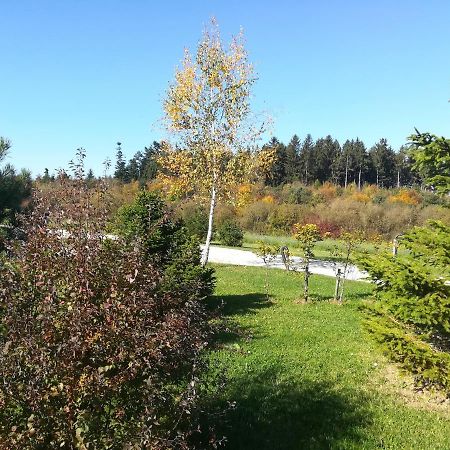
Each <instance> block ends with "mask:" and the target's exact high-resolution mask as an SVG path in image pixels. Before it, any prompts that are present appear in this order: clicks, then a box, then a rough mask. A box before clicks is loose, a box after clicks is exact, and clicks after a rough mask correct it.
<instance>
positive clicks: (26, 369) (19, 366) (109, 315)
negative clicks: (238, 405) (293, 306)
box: [0, 167, 210, 449]
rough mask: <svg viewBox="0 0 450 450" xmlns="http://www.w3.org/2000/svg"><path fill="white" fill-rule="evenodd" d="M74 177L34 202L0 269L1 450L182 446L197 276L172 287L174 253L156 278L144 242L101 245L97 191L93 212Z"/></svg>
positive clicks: (195, 341) (204, 335) (199, 324)
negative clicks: (23, 233) (21, 233)
mask: <svg viewBox="0 0 450 450" xmlns="http://www.w3.org/2000/svg"><path fill="white" fill-rule="evenodd" d="M75 170H76V173H75V175H76V177H75V180H69V179H62V180H61V182H60V184H58V189H55V190H54V191H51V192H49V193H47V194H46V195H42V194H41V193H39V192H37V193H36V194H35V197H34V209H33V212H32V214H31V216H30V217H29V218H28V219H27V220H26V222H25V231H26V235H27V240H26V241H25V242H20V243H17V242H16V243H11V245H10V246H9V256H8V257H7V258H6V257H4V258H3V260H2V261H1V263H0V305H1V312H2V317H1V324H0V329H1V334H0V348H1V351H2V358H1V359H0V382H1V383H0V385H1V387H0V447H1V448H4V449H6V448H8V449H53V448H55V449H56V448H65V449H74V448H79V449H87V448H98V449H106V448H152V449H158V448H164V449H166V448H187V447H188V442H189V441H192V436H193V432H192V430H193V427H194V426H195V403H196V400H197V395H198V392H199V390H200V388H199V383H198V374H199V371H200V368H201V367H202V358H201V354H202V350H203V349H204V348H205V346H206V344H207V342H208V336H209V334H210V328H209V325H208V320H207V316H206V313H205V311H204V309H203V307H202V304H201V301H200V300H201V299H200V296H199V290H198V289H184V287H185V286H186V285H191V286H193V285H194V284H193V283H194V280H193V278H192V275H193V273H194V274H195V272H193V273H191V278H189V279H187V280H185V283H184V282H182V283H179V284H178V285H177V284H176V283H170V273H169V267H170V266H171V264H172V263H174V264H175V265H178V267H181V266H182V261H181V255H180V254H178V255H176V251H175V250H174V251H173V252H172V253H170V252H169V253H170V254H169V253H166V254H164V255H163V259H164V265H163V267H164V270H162V269H161V266H160V265H159V264H157V263H155V262H153V261H161V258H159V256H158V255H159V253H160V252H161V251H163V250H162V249H161V248H159V247H158V246H156V247H158V248H154V249H153V250H154V252H153V254H152V258H149V250H148V249H149V242H142V240H141V239H132V238H131V237H130V236H128V237H127V239H125V238H120V237H119V238H115V237H110V238H107V237H105V234H104V231H105V226H106V218H107V216H106V214H105V210H104V208H103V207H102V206H101V205H107V203H108V200H107V192H106V191H105V190H104V189H99V191H98V192H97V195H98V197H99V198H101V200H102V201H101V202H98V204H99V205H100V206H98V207H96V206H94V203H93V202H92V192H88V191H87V189H86V187H85V185H84V183H83V182H82V181H81V179H82V175H83V171H82V168H80V167H78V168H76V169H75ZM61 198H64V199H65V200H66V201H65V202H64V203H63V204H62V203H61V201H60V199H61ZM160 207H161V208H163V205H162V204H160ZM162 217H164V220H166V223H167V222H168V220H169V219H168V218H167V217H166V216H165V214H162ZM151 225H152V227H153V230H154V234H155V236H162V235H163V234H164V233H165V232H166V231H167V233H169V234H170V232H172V230H170V229H169V230H167V229H163V228H161V227H159V229H158V226H159V224H158V221H157V220H156V221H155V222H153V223H152V224H151ZM169 228H170V227H169ZM176 232H180V231H179V230H177V231H176ZM185 244H186V241H183V242H181V243H180V245H181V246H183V245H185ZM172 250H173V249H172ZM192 251H193V250H192V249H191V255H190V256H189V257H190V258H191V259H190V262H189V264H188V265H190V267H191V268H192V269H195V262H196V261H197V262H199V259H200V256H199V249H198V246H197V248H196V252H197V253H196V254H195V252H194V253H192ZM189 283H190V284H189ZM203 293H204V290H203ZM188 418H189V419H188ZM189 445H190V446H192V445H191V444H189Z"/></svg>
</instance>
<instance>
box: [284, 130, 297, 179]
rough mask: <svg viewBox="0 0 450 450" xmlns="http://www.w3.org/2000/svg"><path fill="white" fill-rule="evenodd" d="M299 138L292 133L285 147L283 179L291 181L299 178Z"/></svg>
mask: <svg viewBox="0 0 450 450" xmlns="http://www.w3.org/2000/svg"><path fill="white" fill-rule="evenodd" d="M300 145H301V143H300V139H299V137H298V136H297V135H296V134H294V136H292V139H291V141H290V142H289V144H288V146H287V147H286V159H285V166H284V173H285V181H286V182H287V183H292V182H293V181H295V180H298V179H299V175H300V173H299V154H300Z"/></svg>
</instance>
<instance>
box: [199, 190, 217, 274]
mask: <svg viewBox="0 0 450 450" xmlns="http://www.w3.org/2000/svg"><path fill="white" fill-rule="evenodd" d="M215 208H216V186H215V185H214V184H213V187H212V189H211V205H210V208H209V218H208V234H207V235H206V242H205V248H204V249H203V255H202V266H205V265H206V263H207V262H208V257H209V247H210V245H211V239H212V230H213V222H214V210H215Z"/></svg>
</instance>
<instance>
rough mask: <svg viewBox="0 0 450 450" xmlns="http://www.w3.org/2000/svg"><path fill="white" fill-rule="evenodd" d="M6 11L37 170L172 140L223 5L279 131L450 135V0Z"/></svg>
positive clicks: (30, 3)
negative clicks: (192, 61) (175, 105)
mask: <svg viewBox="0 0 450 450" xmlns="http://www.w3.org/2000/svg"><path fill="white" fill-rule="evenodd" d="M0 13H1V26H0V104H1V108H0V136H5V137H8V138H9V139H10V140H11V141H12V143H13V147H12V150H11V154H10V158H9V161H10V162H11V163H13V164H14V165H15V166H16V167H18V168H21V167H27V168H29V169H31V170H32V171H33V173H34V174H37V173H42V172H43V170H44V168H45V167H48V168H49V169H50V170H51V171H52V170H54V169H57V168H60V167H67V162H68V161H69V160H70V159H71V158H72V157H73V155H74V153H75V150H76V149H77V148H78V147H84V148H85V149H86V150H87V153H88V159H87V166H88V167H92V168H93V169H94V170H95V171H96V172H97V173H100V170H101V164H102V161H104V160H105V158H106V157H108V156H109V157H110V158H112V159H114V154H115V146H116V142H117V141H121V142H122V143H123V151H124V153H125V155H126V156H127V157H131V156H132V155H133V154H134V153H135V152H136V151H138V150H142V149H143V147H144V146H146V145H148V144H150V143H151V142H152V141H153V140H158V139H161V138H163V137H164V133H163V131H162V130H161V126H160V118H161V116H162V107H161V103H162V98H163V97H164V92H165V90H166V88H167V86H168V82H169V81H170V80H171V79H172V78H173V74H174V70H175V67H176V66H177V64H178V63H179V61H180V60H181V58H182V56H183V49H184V47H189V48H191V49H194V48H195V45H196V43H197V42H198V39H199V38H200V36H201V32H202V29H203V28H204V26H205V24H207V23H208V21H209V18H210V17H211V16H212V15H214V16H215V17H216V18H217V20H218V22H219V25H220V28H221V30H222V35H223V38H224V39H225V40H228V38H229V37H230V36H231V35H232V34H236V33H237V32H238V31H239V28H240V27H241V26H242V27H243V28H244V31H245V36H246V41H247V48H248V51H249V54H250V60H251V61H252V62H254V63H255V66H256V69H257V72H258V77H259V80H258V82H257V84H256V86H255V89H254V107H255V110H257V111H261V110H264V111H267V112H269V113H270V114H271V115H272V117H273V118H274V125H273V134H274V135H275V136H277V137H278V138H279V139H281V140H283V141H285V142H287V141H288V140H289V139H290V138H291V136H292V135H293V134H294V133H297V134H298V135H299V136H300V137H302V138H303V137H304V135H305V134H306V133H311V134H312V135H313V137H314V138H317V137H321V136H324V135H326V134H331V135H332V136H334V137H336V138H337V139H339V140H340V141H341V142H342V141H343V140H345V139H347V138H356V137H360V138H361V139H363V140H364V142H365V143H366V145H368V146H371V145H373V143H374V142H375V141H377V140H378V139H379V138H381V137H386V138H387V139H388V141H389V142H390V143H391V145H392V146H393V147H394V148H398V147H399V146H400V145H401V144H403V143H404V142H405V140H406V137H407V136H408V135H409V134H411V133H412V132H413V130H414V128H413V127H414V126H416V127H417V128H419V129H420V130H424V131H425V130H426V131H430V132H433V133H436V134H441V135H447V136H450V104H449V103H448V100H449V99H450V52H449V50H450V27H449V25H448V24H449V23H450V2H449V1H448V0H440V1H438V0H427V1H424V0H421V1H416V0H409V1H407V0H397V1H395V2H394V1H387V0H380V1H361V0H359V1H358V0H348V1H337V0H336V1H333V0H328V1H317V0H316V1H301V0H299V1H284V0H280V1H277V2H273V1H269V0H259V1H256V0H250V1H243V0H241V1H238V0H227V1H225V0H209V1H206V0H203V1H195V0H192V1H181V0H172V1H166V2H161V1H151V0H146V1H144V0H129V1H125V0H121V1H118V0H64V1H60V0H59V1H56V0H54V1H49V0H14V1H13V0H3V1H2V2H1V7H0Z"/></svg>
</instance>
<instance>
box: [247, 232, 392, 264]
mask: <svg viewBox="0 0 450 450" xmlns="http://www.w3.org/2000/svg"><path fill="white" fill-rule="evenodd" d="M260 241H263V242H265V243H267V244H269V245H273V246H275V247H278V248H279V247H282V246H284V245H286V246H287V247H289V250H290V252H291V254H292V255H295V256H298V255H299V254H300V253H299V250H298V242H297V241H296V240H295V239H294V238H293V237H292V236H269V235H263V234H257V233H245V234H244V244H243V248H247V249H250V250H255V249H256V248H257V247H258V242H260ZM336 248H337V249H338V251H340V252H343V249H344V244H343V242H342V241H340V240H339V239H324V240H323V241H320V242H317V244H316V246H315V248H314V255H315V258H316V259H326V260H336V259H339V258H337V257H336V256H335V254H334V253H335V249H336ZM390 249H391V244H390V243H388V242H383V243H381V245H380V246H379V248H377V247H376V246H375V245H374V244H373V243H371V242H363V243H362V244H361V245H359V251H361V252H366V253H369V254H374V253H378V252H379V251H383V250H388V251H390Z"/></svg>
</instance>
